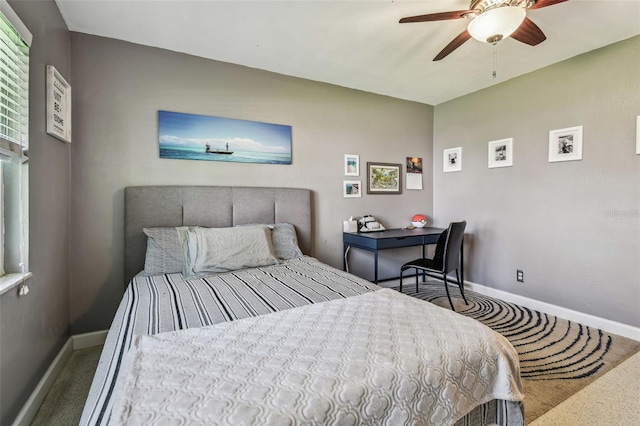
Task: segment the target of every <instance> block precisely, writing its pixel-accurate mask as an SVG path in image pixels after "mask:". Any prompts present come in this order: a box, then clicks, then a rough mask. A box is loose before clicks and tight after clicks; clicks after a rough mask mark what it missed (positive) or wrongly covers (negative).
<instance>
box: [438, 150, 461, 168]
mask: <svg viewBox="0 0 640 426" xmlns="http://www.w3.org/2000/svg"><path fill="white" fill-rule="evenodd" d="M442 171H443V172H445V173H449V172H461V171H462V147H461V146H459V147H457V148H449V149H445V150H444V158H443V167H442Z"/></svg>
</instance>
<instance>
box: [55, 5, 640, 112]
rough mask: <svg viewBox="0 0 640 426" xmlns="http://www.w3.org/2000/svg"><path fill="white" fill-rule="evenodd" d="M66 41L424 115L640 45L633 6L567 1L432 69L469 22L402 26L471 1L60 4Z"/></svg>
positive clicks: (639, 10)
mask: <svg viewBox="0 0 640 426" xmlns="http://www.w3.org/2000/svg"><path fill="white" fill-rule="evenodd" d="M56 3H57V4H58V7H59V9H60V12H61V13H62V16H63V17H64V20H65V22H66V23H67V26H68V27H69V30H71V31H76V32H81V33H86V34H93V35H98V36H103V37H109V38H114V39H119V40H125V41H129V42H132V43H138V44H142V45H147V46H154V47H160V48H163V49H169V50H173V51H177V52H184V53H188V54H191V55H196V56H201V57H205V58H211V59H215V60H219V61H224V62H230V63H234V64H240V65H246V66H248V67H252V68H259V69H264V70H268V71H274V72H277V73H280V74H285V75H290V76H296V77H302V78H306V79H310V80H315V81H321V82H326V83H332V84H336V85H339V86H344V87H349V88H353V89H359V90H364V91H367V92H372V93H378V94H382V95H388V96H393V97H396V98H401V99H408V100H413V101H417V102H422V103H426V104H430V105H437V104H439V103H441V102H445V101H447V100H450V99H453V98H456V97H459V96H462V95H465V94H468V93H471V92H474V91H477V90H479V89H482V88H485V87H488V86H491V85H493V84H496V83H500V82H502V81H505V80H508V79H510V78H513V77H516V76H518V75H522V74H525V73H528V72H531V71H534V70H536V69H539V68H542V67H545V66H547V65H550V64H553V63H556V62H559V61H562V60H564V59H567V58H570V57H573V56H576V55H578V54H581V53H584V52H588V51H590V50H593V49H597V48H599V47H602V46H606V45H608V44H611V43H614V42H617V41H620V40H624V39H627V38H629V37H632V36H634V35H638V34H640V0H604V1H595V0H569V1H567V2H564V3H560V4H556V5H554V6H549V7H545V8H541V9H537V10H529V11H528V12H527V16H528V17H529V18H530V19H531V20H532V21H533V22H535V23H536V24H537V25H538V26H539V27H540V29H541V30H542V31H543V32H544V33H545V34H546V36H547V40H546V41H544V42H543V43H541V44H539V45H538V46H536V47H531V46H528V45H525V44H522V43H519V42H517V41H515V40H513V39H511V38H509V39H506V40H503V41H502V42H500V43H499V44H498V45H497V58H498V67H497V77H496V78H492V71H493V67H494V65H493V64H494V48H493V46H491V45H488V44H485V43H480V42H478V41H476V40H473V39H471V40H469V41H467V42H466V43H465V44H463V45H462V46H461V47H460V48H458V49H457V50H456V51H454V52H453V53H452V54H450V55H449V56H448V57H446V58H445V59H444V60H442V61H439V62H432V59H433V57H434V56H435V55H436V54H437V53H438V52H440V50H442V49H443V48H444V46H446V45H447V44H448V43H449V42H450V41H451V40H452V39H453V38H454V37H455V36H457V35H458V34H459V33H460V32H462V31H463V30H464V29H465V28H466V25H467V23H468V21H467V20H465V19H458V20H451V21H440V22H424V23H409V24H399V23H398V20H399V19H400V18H403V17H406V16H414V15H422V14H426V13H435V12H447V11H452V10H466V9H468V8H469V3H470V2H469V1H468V0H440V1H436V0H421V1H410V0H395V1H392V0H384V1H383V0H349V1H347V0H342V1H328V0H313V1H302V0H292V1H269V0H258V1H242V0H236V1H218V0H196V1H188V0H183V1H169V0H136V1H133V0H110V1H100V0H56Z"/></svg>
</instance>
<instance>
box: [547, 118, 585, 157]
mask: <svg viewBox="0 0 640 426" xmlns="http://www.w3.org/2000/svg"><path fill="white" fill-rule="evenodd" d="M575 160H582V126H577V127H568V128H566V129H558V130H551V131H550V132H549V162H550V163H551V162H555V161H575Z"/></svg>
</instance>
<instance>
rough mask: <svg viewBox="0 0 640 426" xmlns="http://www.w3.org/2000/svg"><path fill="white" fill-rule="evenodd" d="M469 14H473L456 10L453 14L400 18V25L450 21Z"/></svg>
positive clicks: (444, 13)
mask: <svg viewBox="0 0 640 426" xmlns="http://www.w3.org/2000/svg"><path fill="white" fill-rule="evenodd" d="M469 12H473V11H472V10H456V11H453V12H440V13H429V14H428V15H418V16H410V17H408V18H402V19H401V20H400V23H401V24H405V23H407V22H430V21H448V20H450V19H460V18H464V15H465V14H467V13H469Z"/></svg>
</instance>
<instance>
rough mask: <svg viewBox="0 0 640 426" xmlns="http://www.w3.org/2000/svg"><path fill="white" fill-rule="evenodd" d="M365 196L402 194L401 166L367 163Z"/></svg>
mask: <svg viewBox="0 0 640 426" xmlns="http://www.w3.org/2000/svg"><path fill="white" fill-rule="evenodd" d="M367 194H402V164H393V163H367Z"/></svg>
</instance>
